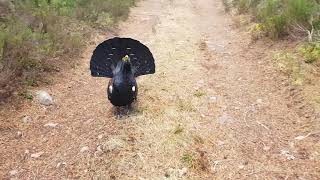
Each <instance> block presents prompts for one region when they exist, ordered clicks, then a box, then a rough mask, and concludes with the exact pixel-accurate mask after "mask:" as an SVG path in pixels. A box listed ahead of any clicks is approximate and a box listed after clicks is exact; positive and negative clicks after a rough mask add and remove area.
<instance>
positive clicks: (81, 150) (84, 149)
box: [80, 146, 89, 153]
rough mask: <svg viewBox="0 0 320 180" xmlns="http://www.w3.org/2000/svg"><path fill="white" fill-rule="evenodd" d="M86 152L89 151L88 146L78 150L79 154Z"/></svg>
mask: <svg viewBox="0 0 320 180" xmlns="http://www.w3.org/2000/svg"><path fill="white" fill-rule="evenodd" d="M87 151H89V147H88V146H85V147H82V148H81V149H80V152H81V153H84V152H87Z"/></svg>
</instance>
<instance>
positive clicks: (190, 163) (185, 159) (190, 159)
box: [181, 153, 196, 168]
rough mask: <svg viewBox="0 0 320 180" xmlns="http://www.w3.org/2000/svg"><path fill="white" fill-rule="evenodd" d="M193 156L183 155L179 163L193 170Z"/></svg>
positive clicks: (190, 154) (191, 154) (189, 154)
mask: <svg viewBox="0 0 320 180" xmlns="http://www.w3.org/2000/svg"><path fill="white" fill-rule="evenodd" d="M194 156H195V155H194V154H193V153H185V154H183V155H182V157H181V161H182V162H183V163H185V164H186V165H187V166H188V167H190V168H194V167H195V161H196V160H195V157H194Z"/></svg>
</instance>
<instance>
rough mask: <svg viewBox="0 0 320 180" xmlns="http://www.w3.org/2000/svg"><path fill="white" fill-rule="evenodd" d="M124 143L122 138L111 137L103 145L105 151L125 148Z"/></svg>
mask: <svg viewBox="0 0 320 180" xmlns="http://www.w3.org/2000/svg"><path fill="white" fill-rule="evenodd" d="M124 145H125V142H124V141H123V140H122V139H111V140H109V141H107V142H106V143H105V144H104V145H103V149H104V150H105V151H113V150H115V149H120V148H123V147H124Z"/></svg>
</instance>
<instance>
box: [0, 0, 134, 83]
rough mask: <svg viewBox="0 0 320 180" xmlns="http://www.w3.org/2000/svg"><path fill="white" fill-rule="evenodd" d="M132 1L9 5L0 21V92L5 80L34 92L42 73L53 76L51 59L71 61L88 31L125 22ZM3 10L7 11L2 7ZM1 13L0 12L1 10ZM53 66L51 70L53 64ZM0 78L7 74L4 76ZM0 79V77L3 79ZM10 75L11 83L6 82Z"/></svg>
mask: <svg viewBox="0 0 320 180" xmlns="http://www.w3.org/2000/svg"><path fill="white" fill-rule="evenodd" d="M134 2H135V0H90V1H87V0H23V1H12V3H11V5H12V6H10V7H7V9H5V13H4V12H1V17H0V77H1V78H2V79H0V88H1V87H2V86H5V85H6V84H7V83H8V81H9V79H11V80H12V79H14V81H15V83H10V84H23V85H27V86H36V85H38V82H43V81H44V80H42V79H41V77H43V75H42V73H43V72H52V71H56V68H53V67H56V66H55V64H54V63H57V62H55V61H50V60H52V59H58V58H57V57H62V56H63V57H64V58H63V59H72V57H73V56H74V55H78V54H79V52H80V50H81V48H82V47H83V45H84V44H85V41H86V40H87V39H86V37H88V36H87V35H88V34H89V33H91V32H90V27H92V26H94V27H99V28H107V27H110V26H114V25H115V24H116V22H117V21H119V20H122V19H125V18H126V17H127V16H128V13H129V8H130V7H131V6H133V5H134ZM1 8H2V9H3V8H6V7H1ZM2 9H1V10H2ZM52 63H53V64H52ZM4 72H10V73H7V74H4ZM2 73H3V74H2ZM12 75H15V78H10V76H12Z"/></svg>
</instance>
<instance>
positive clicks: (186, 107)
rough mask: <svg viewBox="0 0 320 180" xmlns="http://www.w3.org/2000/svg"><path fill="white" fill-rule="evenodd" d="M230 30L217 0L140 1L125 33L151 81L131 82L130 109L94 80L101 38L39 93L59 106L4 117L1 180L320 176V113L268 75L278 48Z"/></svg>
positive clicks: (31, 107) (25, 108)
mask: <svg viewBox="0 0 320 180" xmlns="http://www.w3.org/2000/svg"><path fill="white" fill-rule="evenodd" d="M232 24H233V23H232V21H231V19H230V17H228V15H226V14H224V12H223V7H222V5H221V3H220V1H219V0H145V1H141V2H140V3H138V6H137V7H135V8H133V9H132V12H131V15H130V18H129V19H128V20H127V21H126V22H124V23H123V24H121V26H120V29H121V30H120V35H121V36H126V37H132V38H136V39H139V40H140V41H141V42H143V43H145V44H146V45H147V46H148V47H149V48H150V49H151V51H152V52H153V54H154V57H155V59H156V66H157V72H156V74H154V75H148V76H143V77H140V78H139V79H138V83H139V87H140V88H139V97H138V100H139V101H138V102H137V103H136V104H135V105H134V110H133V112H130V113H129V115H127V116H124V117H122V118H121V119H117V118H116V117H115V115H114V109H113V108H112V106H111V105H110V103H109V102H108V101H107V99H106V84H107V82H108V79H104V78H92V77H91V76H90V73H89V59H90V56H91V53H92V50H93V49H94V47H95V45H96V44H97V43H98V42H101V41H102V40H103V39H104V38H105V37H103V36H100V37H97V39H96V43H94V44H92V45H91V46H90V47H88V49H87V50H86V51H85V52H83V58H81V60H80V61H79V65H77V66H76V67H75V68H74V69H72V70H70V71H69V72H65V73H63V74H61V75H60V76H58V77H57V78H56V82H57V83H55V84H54V85H52V86H49V87H47V88H46V89H45V90H47V91H48V92H50V93H51V94H52V95H53V97H54V99H55V105H53V106H50V107H43V106H41V105H39V104H38V103H37V102H36V101H34V102H26V103H24V104H23V105H22V107H19V108H18V109H17V108H13V107H7V108H6V109H2V110H1V111H0V113H1V114H2V116H1V117H0V118H1V122H2V125H1V126H0V144H1V147H0V177H1V178H0V179H120V180H122V179H141V180H143V179H320V142H319V140H320V123H319V114H316V112H314V111H313V109H312V108H310V106H309V105H308V104H307V103H305V102H304V99H303V96H302V95H301V92H300V91H299V89H297V88H294V87H291V86H290V85H289V83H288V80H287V79H286V78H285V77H283V76H282V75H281V74H279V72H277V71H276V70H275V68H274V67H273V65H272V62H271V60H270V56H269V55H270V54H271V53H270V52H271V51H272V50H274V49H280V48H282V47H281V46H277V45H273V46H266V45H265V44H264V43H263V42H258V43H254V44H253V43H251V42H250V38H249V36H248V35H247V34H246V33H245V32H243V31H241V30H239V29H236V28H234V27H233V26H232ZM107 36H108V37H109V35H107ZM24 116H30V117H31V121H30V122H27V123H23V122H22V119H23V117H24ZM47 123H55V124H57V126H55V127H45V126H44V125H45V124H47ZM18 132H21V134H20V135H18ZM37 155H39V157H35V156H37Z"/></svg>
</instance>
